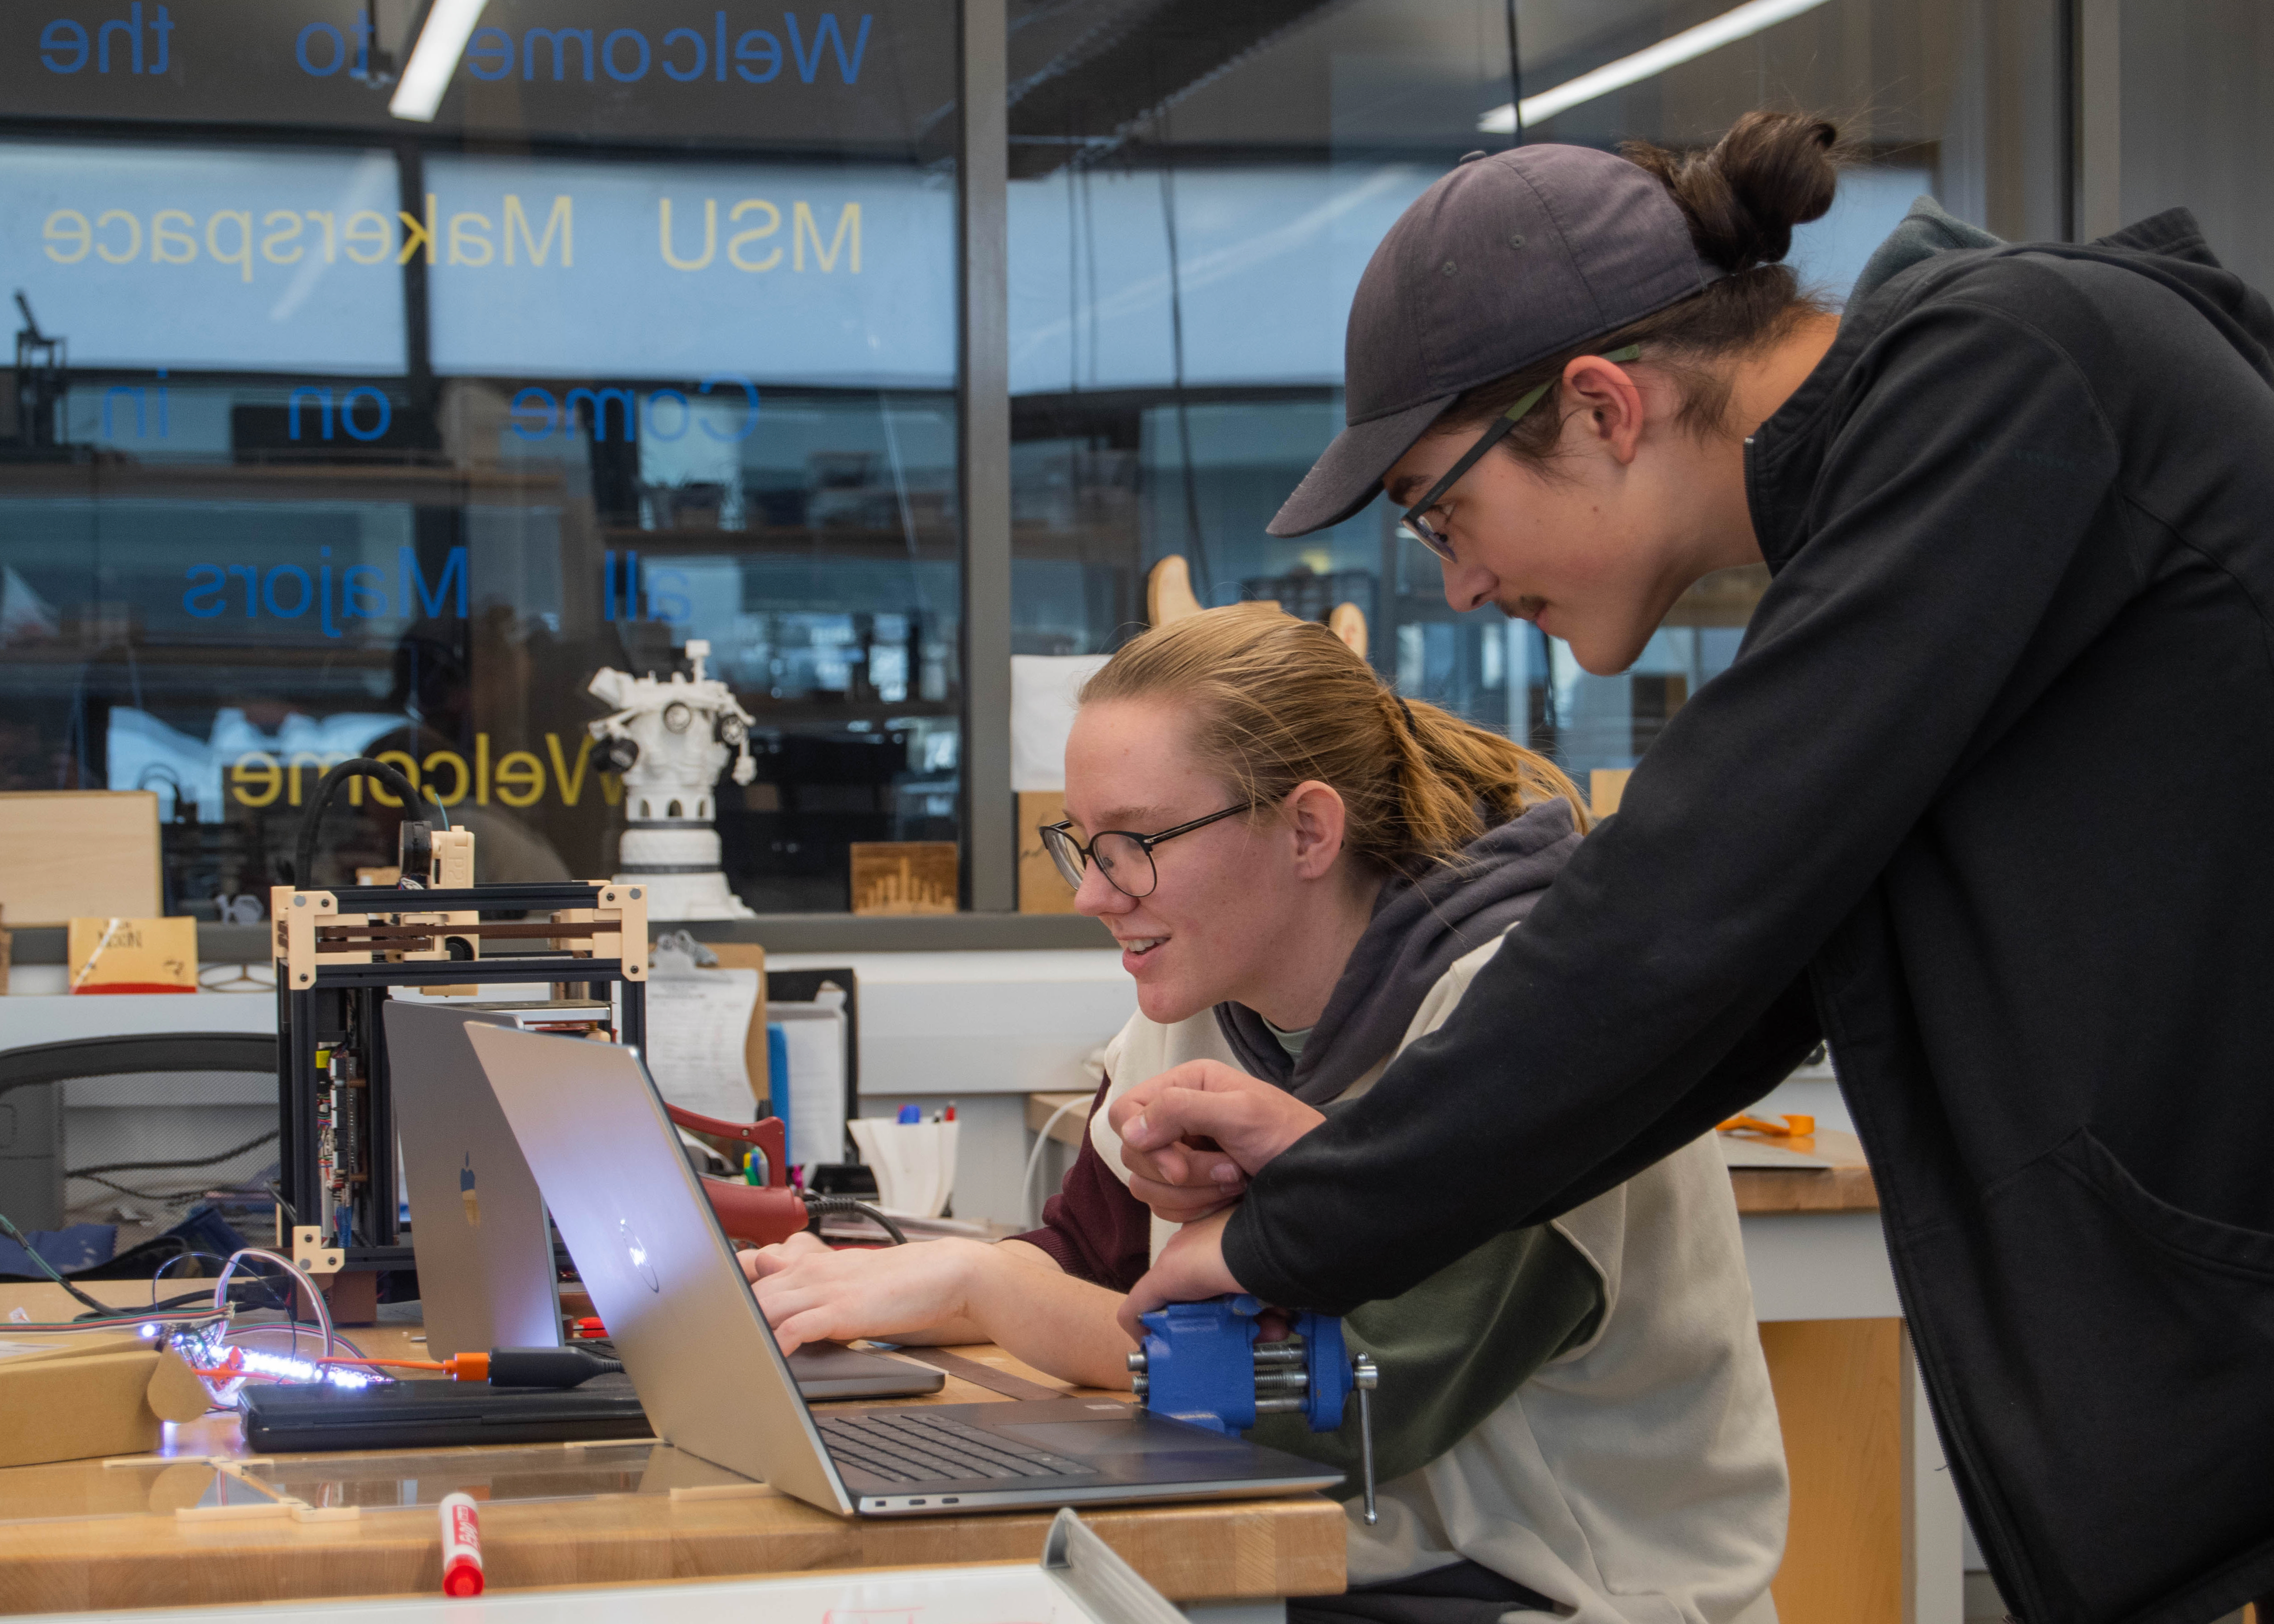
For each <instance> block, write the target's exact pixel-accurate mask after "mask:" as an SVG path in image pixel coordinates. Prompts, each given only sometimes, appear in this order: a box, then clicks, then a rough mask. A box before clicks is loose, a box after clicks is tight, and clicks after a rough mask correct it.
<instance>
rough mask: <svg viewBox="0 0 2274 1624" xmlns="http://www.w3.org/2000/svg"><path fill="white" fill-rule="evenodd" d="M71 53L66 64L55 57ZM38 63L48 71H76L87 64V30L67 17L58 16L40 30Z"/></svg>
mask: <svg viewBox="0 0 2274 1624" xmlns="http://www.w3.org/2000/svg"><path fill="white" fill-rule="evenodd" d="M66 51H68V52H70V53H71V61H70V63H69V64H64V63H62V62H58V61H57V60H56V58H57V57H58V56H62V55H63V54H64V52H66ZM40 53H41V54H40V65H41V67H43V68H45V69H47V71H49V72H50V73H76V72H78V71H79V70H80V69H81V68H83V67H85V66H87V30H86V29H85V28H83V27H81V26H79V24H77V23H75V22H73V21H72V20H71V19H69V18H67V17H58V18H57V19H56V20H55V21H53V22H51V23H49V25H48V26H46V27H44V28H42V29H41V30H40Z"/></svg>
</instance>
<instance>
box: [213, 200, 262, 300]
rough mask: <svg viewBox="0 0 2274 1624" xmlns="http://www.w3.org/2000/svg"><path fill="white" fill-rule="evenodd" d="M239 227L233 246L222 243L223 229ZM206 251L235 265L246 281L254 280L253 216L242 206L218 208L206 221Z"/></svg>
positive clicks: (233, 239)
mask: <svg viewBox="0 0 2274 1624" xmlns="http://www.w3.org/2000/svg"><path fill="white" fill-rule="evenodd" d="M224 225H231V226H235V227H236V228H237V232H236V235H235V236H234V237H232V238H231V239H230V240H231V244H232V245H231V246H230V247H227V248H224V247H223V246H222V244H221V240H220V238H221V229H222V226H224ZM206 252H207V253H209V254H211V255H212V256H213V257H214V258H215V259H218V260H220V261H221V262H222V264H223V265H234V266H236V267H237V269H238V272H239V273H240V274H241V277H242V279H243V280H244V281H245V282H251V281H252V215H251V214H248V213H246V212H245V210H244V209H241V208H224V209H217V210H215V212H214V214H212V215H211V216H210V217H209V218H208V219H207V221H206Z"/></svg>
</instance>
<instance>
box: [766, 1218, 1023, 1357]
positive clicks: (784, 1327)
mask: <svg viewBox="0 0 2274 1624" xmlns="http://www.w3.org/2000/svg"><path fill="white" fill-rule="evenodd" d="M990 1250H991V1249H990V1248H989V1247H987V1246H984V1245H983V1244H980V1243H978V1242H975V1241H964V1240H937V1241H925V1242H922V1243H921V1244H916V1245H910V1246H886V1247H881V1248H877V1249H874V1250H870V1249H863V1248H852V1247H848V1248H847V1249H846V1250H844V1251H842V1252H839V1251H834V1250H832V1249H831V1248H830V1247H828V1246H826V1245H825V1244H822V1242H821V1241H820V1240H819V1239H818V1238H817V1237H815V1236H814V1235H812V1234H811V1233H806V1234H802V1235H794V1236H792V1237H790V1238H789V1239H788V1240H787V1241H784V1242H782V1243H781V1244H779V1245H775V1246H765V1247H761V1248H759V1249H758V1250H757V1251H755V1252H741V1253H739V1254H737V1256H738V1258H739V1260H740V1261H741V1263H742V1274H743V1276H744V1277H745V1278H746V1279H748V1280H749V1282H750V1285H751V1289H752V1290H753V1291H755V1292H756V1293H757V1299H758V1306H759V1308H760V1309H762V1310H763V1311H764V1313H765V1316H766V1322H767V1323H768V1324H769V1325H771V1326H772V1327H773V1328H774V1340H775V1341H776V1342H779V1344H780V1345H781V1350H782V1351H783V1352H784V1353H789V1352H792V1351H794V1350H796V1349H798V1348H800V1347H802V1346H803V1345H804V1344H805V1343H807V1342H850V1341H852V1340H853V1339H854V1338H855V1337H862V1336H876V1337H893V1336H907V1335H911V1334H913V1333H916V1332H927V1331H928V1332H935V1333H937V1332H947V1333H949V1335H929V1336H926V1337H924V1338H923V1340H924V1341H926V1342H943V1341H975V1340H985V1338H984V1334H983V1333H982V1332H980V1331H979V1330H978V1328H977V1327H975V1326H972V1325H971V1324H970V1323H969V1314H968V1306H969V1303H970V1297H971V1291H972V1286H973V1282H974V1277H975V1274H976V1273H977V1272H978V1271H979V1270H980V1269H981V1268H983V1267H988V1264H989V1261H990V1259H988V1258H987V1254H988V1252H990Z"/></svg>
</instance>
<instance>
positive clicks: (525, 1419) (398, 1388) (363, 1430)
mask: <svg viewBox="0 0 2274 1624" xmlns="http://www.w3.org/2000/svg"><path fill="white" fill-rule="evenodd" d="M243 1404H244V1411H245V1443H246V1444H247V1445H248V1446H249V1447H252V1448H253V1449H255V1450H258V1451H260V1452H262V1453H264V1454H297V1453H298V1452H300V1451H303V1450H311V1449H421V1448H433V1447H445V1446H451V1445H461V1444H546V1443H569V1442H574V1441H576V1440H580V1439H603V1438H647V1437H651V1436H652V1429H651V1428H650V1427H649V1425H648V1424H647V1413H646V1411H644V1410H642V1409H641V1408H640V1402H639V1395H638V1394H636V1393H635V1392H633V1391H632V1383H631V1378H630V1377H629V1376H626V1375H623V1374H621V1372H619V1373H616V1374H613V1375H606V1376H595V1377H594V1378H592V1380H590V1381H588V1382H586V1383H584V1386H582V1387H569V1388H566V1389H561V1388H553V1387H491V1386H490V1385H489V1384H488V1383H487V1382H456V1381H398V1382H395V1383H392V1384H390V1385H388V1386H385V1387H361V1388H350V1387H333V1386H330V1385H329V1384H327V1385H324V1386H321V1387H317V1386H309V1387H247V1388H245V1393H244V1395H243Z"/></svg>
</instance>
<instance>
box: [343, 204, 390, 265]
mask: <svg viewBox="0 0 2274 1624" xmlns="http://www.w3.org/2000/svg"><path fill="white" fill-rule="evenodd" d="M394 235H395V233H394V229H393V228H392V227H391V226H389V225H388V220H387V216H386V215H384V214H380V213H378V212H377V211H376V210H373V209H368V208H359V209H358V210H357V211H356V212H355V213H354V214H350V215H349V216H348V219H347V224H346V225H345V226H344V227H343V228H342V229H341V231H340V240H341V241H342V242H343V243H345V244H347V249H348V258H349V259H352V260H354V261H355V262H356V263H357V264H358V265H377V264H378V263H379V262H380V260H382V259H386V258H387V251H388V245H389V244H390V243H391V242H392V241H393V238H394ZM360 243H368V244H371V252H369V253H358V252H356V247H357V244H360Z"/></svg>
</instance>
